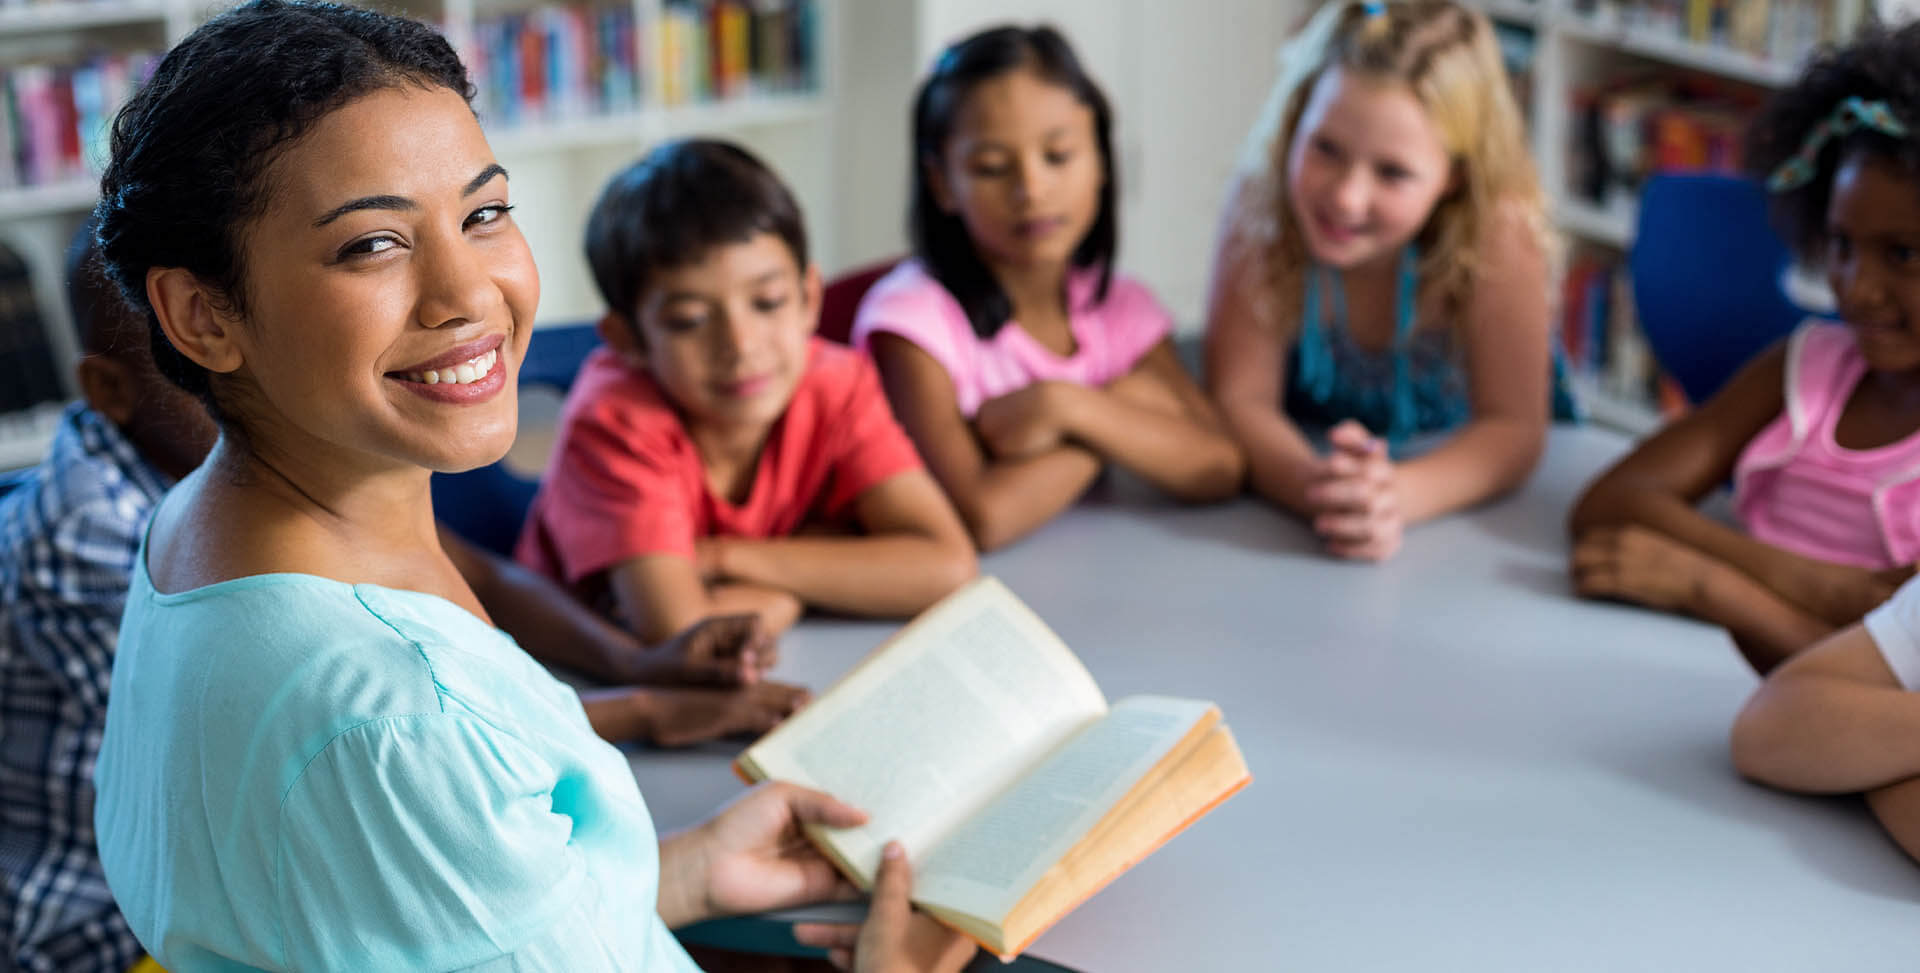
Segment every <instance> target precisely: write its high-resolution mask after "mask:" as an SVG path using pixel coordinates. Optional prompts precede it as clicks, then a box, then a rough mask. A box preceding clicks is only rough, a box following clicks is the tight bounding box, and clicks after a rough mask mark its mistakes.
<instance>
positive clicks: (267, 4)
mask: <svg viewBox="0 0 1920 973" xmlns="http://www.w3.org/2000/svg"><path fill="white" fill-rule="evenodd" d="M400 86H416V87H419V88H424V89H432V88H446V89H448V90H450V91H453V92H455V93H457V94H459V95H460V96H461V97H462V98H465V99H467V100H468V101H471V100H472V98H473V89H472V86H471V85H470V84H469V83H468V81H467V71H466V68H465V67H464V66H463V65H461V63H460V58H459V57H458V56H457V55H455V54H454V52H453V48H452V47H451V46H449V45H448V44H447V41H446V38H444V37H442V36H440V34H439V33H437V32H436V31H434V30H433V28H431V27H428V26H426V25H425V24H421V23H419V22H417V21H413V20H408V19H405V18H403V17H395V16H392V15H389V14H383V13H376V12H374V11H371V10H362V9H358V8H354V7H348V6H343V5H341V4H336V3H322V2H310V0H250V2H248V3H244V4H241V5H240V6H238V7H235V8H233V9H232V10H229V11H227V12H226V13H223V14H221V15H219V16H217V17H214V18H213V19H212V20H209V21H207V22H206V23H205V24H203V25H201V26H200V27H199V28H198V29H196V30H194V31H193V33H191V34H188V35H187V36H186V38H185V39H184V40H182V41H181V42H180V43H179V44H177V45H175V46H174V48H173V49H172V50H171V51H168V52H167V55H166V57H164V58H162V59H161V61H160V65H159V67H158V68H157V69H156V70H155V71H154V75H153V78H152V79H151V80H149V81H148V82H147V83H146V84H145V85H143V86H142V87H141V88H140V90H139V91H138V92H136V93H135V94H134V96H133V98H132V99H131V100H129V101H128V102H127V105H126V107H125V108H123V109H121V111H120V114H119V115H118V116H117V117H116V118H115V119H114V122H113V142H112V148H113V158H112V161H111V162H109V163H108V165H107V170H106V174H105V175H104V176H102V177H101V180H100V203H99V205H98V206H97V207H95V209H94V219H95V220H96V222H97V224H98V228H97V230H96V235H97V237H98V240H99V244H100V251H101V254H102V257H103V265H104V267H105V269H106V272H107V274H108V276H109V277H111V278H112V279H113V281H114V283H116V284H117V285H119V288H120V291H121V293H122V294H124V295H125V296H126V299H127V301H128V303H129V304H131V305H132V306H133V307H134V309H135V310H137V311H138V312H140V313H141V314H143V315H144V316H145V317H146V319H147V324H148V329H149V331H150V333H151V342H152V345H153V359H154V364H155V365H156V366H157V367H158V368H159V369H160V372H161V374H163V375H165V376H166V377H167V378H168V379H171V380H172V381H173V382H174V383H175V384H177V385H179V386H180V387H181V388H184V389H186V390H187V391H188V392H190V393H193V394H194V395H195V396H197V397H198V398H200V399H201V400H202V401H204V402H206V403H207V405H208V406H209V407H210V408H211V409H213V412H214V415H215V416H220V415H221V412H220V409H219V405H218V404H217V403H216V402H215V401H214V396H213V391H212V388H211V385H210V381H209V380H210V375H209V373H208V372H207V371H206V370H205V369H203V368H201V367H200V366H199V365H196V364H194V363H193V361H191V360H190V359H188V358H187V357H185V356H184V355H181V354H180V353H179V352H177V351H175V350H174V348H173V346H172V344H170V343H169V342H168V341H167V337H166V335H165V334H164V333H162V332H161V330H160V321H159V318H158V317H157V316H155V315H154V313H153V305H152V304H151V302H149V301H148V299H147V271H148V270H150V269H151V268H154V267H180V268H184V269H186V270H188V271H191V272H192V273H193V275H194V276H195V277H196V278H198V279H199V280H200V281H202V282H203V283H205V284H207V285H209V286H211V287H212V288H214V289H215V290H216V292H217V297H218V299H220V300H222V301H224V302H225V303H226V305H227V307H228V308H229V309H231V310H232V311H234V312H235V313H244V312H245V309H246V304H247V296H248V295H247V293H246V288H245V282H246V254H245V253H244V251H243V250H242V249H241V246H240V243H241V235H242V233H243V231H244V230H245V228H246V226H247V224H248V223H249V222H250V221H251V220H253V219H254V218H256V217H257V216H259V215H260V213H261V211H262V210H263V209H264V208H265V206H266V204H267V201H268V197H269V195H270V191H269V188H268V187H267V186H266V185H264V178H263V177H264V175H265V173H266V171H267V169H268V168H269V167H270V166H272V165H273V163H274V161H275V160H277V159H278V158H279V157H280V154H281V153H282V152H283V151H284V150H285V149H286V148H287V146H289V145H290V144H292V143H293V142H294V141H295V140H297V139H299V138H300V137H301V136H303V135H305V134H306V133H307V132H308V131H309V130H311V129H312V128H313V126H314V124H315V123H317V122H318V121H319V120H320V119H321V118H323V117H325V116H326V115H327V114H328V113H330V112H332V111H333V110H335V109H337V108H339V107H341V106H343V105H345V104H347V103H348V102H350V101H352V100H354V99H356V98H359V97H361V96H363V95H367V94H371V93H373V92H375V91H380V90H384V89H389V88H395V87H400Z"/></svg>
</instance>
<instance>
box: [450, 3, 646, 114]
mask: <svg viewBox="0 0 1920 973" xmlns="http://www.w3.org/2000/svg"><path fill="white" fill-rule="evenodd" d="M633 21H634V18H633V11H632V8H630V7H587V6H573V7H545V8H541V9H539V10H535V11H532V12H528V13H512V14H505V15H502V16H498V17H490V18H486V19H483V20H479V21H476V22H475V23H474V25H473V50H472V51H471V52H469V54H468V65H469V68H470V70H471V72H472V75H473V78H474V87H475V89H476V90H477V92H478V95H477V97H476V99H475V107H476V108H477V109H478V110H479V111H480V116H481V118H482V119H484V120H485V121H486V122H487V123H488V124H489V125H490V126H497V127H506V128H512V127H515V126H519V125H524V124H530V123H536V122H544V121H558V120H563V119H571V118H586V117H593V116H602V115H612V114H618V113H621V112H626V111H631V110H632V109H633V107H634V106H635V105H636V104H638V103H639V100H640V91H639V79H640V67H639V44H638V42H637V34H636V32H635V29H634V22H633Z"/></svg>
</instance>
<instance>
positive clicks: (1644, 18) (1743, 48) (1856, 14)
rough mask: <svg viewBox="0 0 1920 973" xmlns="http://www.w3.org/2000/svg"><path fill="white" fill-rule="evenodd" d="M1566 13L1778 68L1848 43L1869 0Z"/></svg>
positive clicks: (1733, 1) (1640, 5) (1613, 6)
mask: <svg viewBox="0 0 1920 973" xmlns="http://www.w3.org/2000/svg"><path fill="white" fill-rule="evenodd" d="M1571 9H1572V11H1573V13H1574V14H1576V15H1578V16H1582V17H1586V18H1588V19H1590V20H1593V21H1595V22H1597V23H1600V24H1603V25H1604V24H1618V25H1620V26H1621V27H1623V28H1625V29H1627V30H1631V31H1636V32H1639V33H1642V34H1644V35H1646V36H1651V37H1670V38H1672V39H1674V40H1677V41H1685V42H1686V43H1689V44H1695V45H1699V46H1701V47H1708V48H1718V49H1723V50H1727V51H1733V52H1738V53H1740V54H1745V55H1749V56H1752V57H1756V58H1760V59H1763V60H1768V61H1776V62H1779V63H1783V64H1798V63H1800V62H1801V61H1804V60H1806V58H1807V56H1808V55H1809V54H1811V53H1812V52H1813V51H1814V50H1815V49H1816V48H1818V47H1819V46H1821V45H1822V44H1831V43H1835V42H1838V41H1844V40H1846V39H1847V38H1849V37H1852V36H1853V34H1854V32H1855V31H1857V30H1859V28H1860V26H1861V25H1862V24H1863V23H1865V22H1866V21H1867V20H1868V18H1869V17H1870V9H1869V0H1574V2H1573V5H1572V8H1571Z"/></svg>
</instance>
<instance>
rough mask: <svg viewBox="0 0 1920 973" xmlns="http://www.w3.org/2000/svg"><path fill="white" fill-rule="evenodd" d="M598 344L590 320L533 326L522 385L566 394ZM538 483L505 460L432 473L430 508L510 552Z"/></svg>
mask: <svg viewBox="0 0 1920 973" xmlns="http://www.w3.org/2000/svg"><path fill="white" fill-rule="evenodd" d="M599 344H600V335H599V333H598V332H597V331H596V330H595V329H594V326H593V325H592V324H590V323H589V324H569V325H562V326H558V327H551V328H541V329H539V330H537V331H535V332H534V333H533V340H532V342H531V343H530V344H529V346H528V348H527V360H526V362H525V363H524V364H522V365H521V366H520V388H521V389H527V388H531V387H533V386H536V385H545V386H548V387H550V388H553V389H556V390H558V391H559V392H560V394H561V395H565V394H566V393H567V390H568V389H570V388H572V387H573V378H574V376H575V375H577V374H579V372H580V363H581V362H582V361H584V360H585V359H586V357H587V352H590V351H592V350H593V349H594V348H595V347H597V346H598V345H599ZM539 486H540V484H539V482H538V481H535V480H529V479H527V478H526V477H523V476H520V475H519V474H517V473H515V472H513V471H512V470H510V469H507V466H506V464H505V463H504V462H500V463H494V464H492V465H489V466H482V467H480V468H479V469H477V470H468V471H467V472H465V473H435V474H434V475H433V512H434V515H435V516H436V517H438V518H439V519H440V522H441V523H443V524H445V525H447V526H448V527H451V528H453V532H454V533H456V534H459V535H460V536H461V537H463V538H465V539H467V540H468V541H470V542H472V543H473V544H475V545H476V546H478V547H481V548H484V549H486V550H489V551H492V552H493V553H495V554H498V555H500V556H502V557H511V556H512V555H513V544H514V541H516V540H518V539H519V537H520V525H521V523H522V522H523V521H525V520H526V519H527V508H528V507H529V506H531V505H532V503H533V495H534V492H535V491H536V490H538V489H539Z"/></svg>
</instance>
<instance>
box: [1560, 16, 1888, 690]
mask: <svg viewBox="0 0 1920 973" xmlns="http://www.w3.org/2000/svg"><path fill="white" fill-rule="evenodd" d="M1917 39H1920V33H1915V32H1913V31H1908V32H1903V33H1900V34H1886V35H1880V36H1877V37H1871V38H1866V39H1863V40H1862V41H1860V42H1858V43H1856V44H1854V45H1852V46H1849V47H1845V48H1841V49H1838V50H1835V51H1831V52H1828V53H1827V54H1825V55H1823V56H1822V57H1821V58H1820V59H1819V60H1818V61H1817V62H1816V63H1815V64H1814V65H1813V66H1811V67H1810V68H1809V69H1808V72H1807V73H1806V74H1805V75H1804V76H1803V77H1802V79H1801V81H1800V82H1799V83H1798V84H1796V85H1795V86H1794V87H1793V88H1790V89H1788V90H1787V91H1784V92H1782V93H1781V94H1780V95H1778V96H1777V97H1776V98H1775V99H1774V101H1773V102H1772V103H1771V104H1770V105H1769V107H1768V108H1767V110H1766V111H1765V112H1764V113H1763V115H1762V117H1761V118H1760V119H1759V121H1758V122H1757V123H1756V125H1755V128H1754V130H1753V131H1752V132H1751V133H1750V134H1749V138H1748V142H1749V145H1748V152H1747V159H1748V161H1749V164H1750V165H1752V166H1753V167H1754V170H1753V171H1754V173H1755V175H1757V176H1760V177H1761V178H1764V179H1766V180H1767V185H1768V188H1769V189H1770V190H1771V193H1772V206H1773V215H1774V218H1775V224H1776V226H1777V227H1779V229H1780V230H1781V231H1782V232H1783V234H1784V235H1785V236H1787V238H1788V239H1789V241H1790V242H1791V243H1792V244H1794V245H1795V247H1796V248H1797V249H1798V250H1799V251H1800V253H1801V254H1802V255H1803V256H1804V257H1805V258H1807V259H1809V260H1811V261H1812V262H1815V263H1817V264H1820V265H1822V266H1823V267H1824V268H1825V270H1826V271H1827V275H1828V279H1829V283H1830V284H1831V285H1832V287H1833V291H1834V294H1835V296H1836V297H1837V298H1838V311H1839V316H1840V318H1841V321H1843V322H1844V323H1831V322H1809V323H1807V324H1805V325H1802V326H1801V327H1800V328H1799V329H1798V330H1797V331H1795V332H1794V333H1793V335H1792V336H1791V337H1789V338H1788V339H1787V340H1786V341H1784V342H1782V343H1781V344H1779V345H1777V346H1775V347H1773V348H1771V349H1769V350H1768V351H1766V352H1765V353H1763V354H1762V355H1760V356H1759V357H1758V358H1756V359H1755V360H1754V361H1753V362H1751V363H1749V364H1748V365H1747V366H1746V368H1745V369H1743V370H1742V371H1741V372H1740V373H1739V374H1738V375H1736V376H1734V378H1733V379H1732V380H1731V381H1730V382H1728V384H1727V385H1726V387H1725V388H1723V389H1721V390H1720V391H1719V392H1718V393H1717V394H1715V395H1714V396H1713V398H1712V399H1710V400H1709V401H1707V402H1706V403H1705V404H1703V405H1701V406H1700V407H1699V408H1698V409H1697V410H1695V411H1694V412H1692V413H1691V414H1689V415H1687V416H1685V417H1682V418H1681V419H1679V420H1677V421H1675V422H1674V423H1672V424H1671V425H1669V426H1668V427H1667V428H1666V429H1663V430H1662V431H1661V432H1660V433H1659V434H1658V435H1656V436H1654V437H1653V438H1651V439H1649V440H1647V441H1646V442H1645V443H1642V444H1641V445H1640V446H1639V447H1638V448H1637V449H1635V450H1634V451H1633V452H1632V453H1631V454H1630V455H1628V456H1627V457H1626V458H1625V459H1623V460H1621V461H1620V462H1619V463H1618V464H1617V465H1615V466H1614V468H1613V469H1611V470H1609V471H1608V472H1607V473H1606V474H1605V475H1603V476H1602V477H1601V478H1600V479H1599V480H1598V481H1596V482H1595V483H1594V484H1593V485H1592V486H1591V487H1590V488H1588V490H1587V493H1586V495H1585V496H1584V497H1582V498H1581V499H1580V502H1579V503H1578V504H1577V505H1576V507H1575V508H1574V511H1573V516H1572V520H1571V528H1572V530H1573V533H1574V537H1575V540H1576V544H1575V548H1574V552H1573V564H1572V568H1573V576H1574V585H1575V588H1576V589H1577V590H1578V591H1579V592H1580V593H1581V594H1582V595H1586V596H1589V597H1601V598H1613V599H1618V600H1623V601H1630V602H1635V603H1638V604H1643V605H1647V606H1650V607H1654V608H1661V609H1666V610H1669V611H1675V612H1680V613H1683V614H1689V615H1693V616H1696V617H1698V618H1702V619H1705V620H1707V621H1711V622H1714V623H1717V624H1720V625H1723V626H1725V627H1726V628H1727V629H1728V631H1729V633H1730V634H1731V635H1732V636H1733V639H1734V642H1735V643H1736V644H1737V645H1738V646H1739V647H1740V648H1741V650H1742V652H1743V653H1745V655H1746V656H1747V659H1748V661H1750V662H1751V663H1752V664H1753V665H1754V667H1755V668H1756V669H1758V670H1760V671H1761V672H1766V671H1767V670H1769V669H1771V668H1772V667H1773V666H1775V665H1777V664H1778V663H1779V662H1781V661H1782V660H1784V659H1786V658H1787V657H1788V656H1789V655H1791V654H1793V653H1794V652H1796V651H1798V650H1799V649H1802V648H1804V647H1806V646H1808V645H1810V644H1812V643H1813V642H1815V641H1817V640H1819V639H1821V638H1823V637H1825V636H1826V635H1828V634H1830V633H1832V632H1833V631H1834V630H1835V629H1837V628H1840V627H1842V626H1846V625H1850V624H1852V623H1854V622H1856V621H1858V620H1859V619H1860V618H1861V616H1863V615H1864V614H1865V613H1866V612H1867V611H1868V610H1870V609H1871V608H1873V607H1874V606H1875V605H1877V604H1879V603H1880V602H1882V601H1884V600H1885V599H1886V598H1887V597H1888V596H1889V595H1891V594H1892V592H1893V590H1894V588H1895V587H1897V586H1898V585H1899V583H1900V582H1901V581H1904V580H1905V579H1906V578H1908V577H1910V576H1911V575H1912V574H1913V564H1914V562H1915V561H1916V559H1920V142H1916V138H1915V135H1916V132H1920V82H1915V83H1913V84H1907V83H1906V82H1905V80H1904V79H1906V78H1907V77H1908V76H1910V75H1911V71H1909V70H1907V69H1906V68H1904V67H1900V65H1903V64H1909V63H1911V60H1912V58H1914V57H1920V50H1916V49H1915V48H1916V40H1917ZM1889 79H1891V80H1889ZM1909 89H1911V90H1909ZM1701 232H1702V233H1703V234H1705V235H1710V234H1711V232H1712V231H1711V230H1710V229H1709V228H1707V227H1702V228H1701ZM1702 245H1703V246H1711V245H1713V241H1712V240H1711V239H1703V240H1702ZM1729 481H1731V482H1732V485H1733V488H1734V495H1733V499H1734V510H1735V513H1736V515H1737V518H1738V521H1739V524H1738V525H1730V524H1727V523H1725V522H1723V521H1721V520H1719V519H1715V518H1713V517H1710V516H1708V515H1706V514H1703V513H1701V512H1700V511H1698V510H1696V509H1695V505H1696V503H1698V502H1699V501H1700V500H1701V499H1703V498H1704V497H1706V496H1707V495H1708V494H1709V493H1712V492H1713V491H1715V490H1717V489H1719V488H1720V487H1721V486H1723V485H1725V484H1727V483H1728V482H1729Z"/></svg>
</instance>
